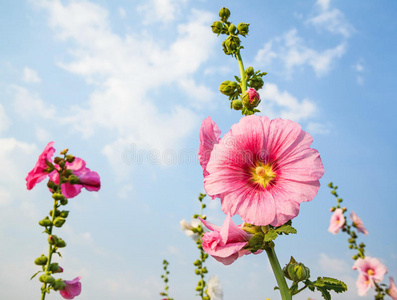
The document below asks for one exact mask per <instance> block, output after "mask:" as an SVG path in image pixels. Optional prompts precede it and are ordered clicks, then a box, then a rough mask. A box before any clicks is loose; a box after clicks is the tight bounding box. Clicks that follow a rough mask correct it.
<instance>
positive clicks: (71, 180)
mask: <svg viewBox="0 0 397 300" xmlns="http://www.w3.org/2000/svg"><path fill="white" fill-rule="evenodd" d="M68 182H69V183H70V184H79V183H80V179H79V178H78V177H77V176H76V175H70V176H69V178H68Z"/></svg>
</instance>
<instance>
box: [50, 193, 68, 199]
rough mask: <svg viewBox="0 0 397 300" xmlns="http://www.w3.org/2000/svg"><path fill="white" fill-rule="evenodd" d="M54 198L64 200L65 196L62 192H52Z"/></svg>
mask: <svg viewBox="0 0 397 300" xmlns="http://www.w3.org/2000/svg"><path fill="white" fill-rule="evenodd" d="M52 198H53V199H54V200H63V199H65V196H64V195H62V194H61V193H54V194H52Z"/></svg>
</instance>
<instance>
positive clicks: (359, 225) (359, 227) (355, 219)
mask: <svg viewBox="0 0 397 300" xmlns="http://www.w3.org/2000/svg"><path fill="white" fill-rule="evenodd" d="M350 219H351V220H352V221H353V226H354V227H356V228H357V230H358V231H359V232H361V233H364V234H365V235H367V234H368V230H367V229H366V228H365V227H364V224H363V221H361V219H360V218H359V217H358V216H357V215H356V214H355V213H354V212H353V211H352V212H351V214H350Z"/></svg>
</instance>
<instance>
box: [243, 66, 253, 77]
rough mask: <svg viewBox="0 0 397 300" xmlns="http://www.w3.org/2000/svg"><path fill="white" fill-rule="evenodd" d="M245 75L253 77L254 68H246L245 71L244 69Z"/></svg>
mask: <svg viewBox="0 0 397 300" xmlns="http://www.w3.org/2000/svg"><path fill="white" fill-rule="evenodd" d="M245 74H247V76H248V77H250V76H252V75H254V68H253V67H248V68H247V69H245Z"/></svg>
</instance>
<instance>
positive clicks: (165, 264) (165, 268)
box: [160, 259, 174, 300]
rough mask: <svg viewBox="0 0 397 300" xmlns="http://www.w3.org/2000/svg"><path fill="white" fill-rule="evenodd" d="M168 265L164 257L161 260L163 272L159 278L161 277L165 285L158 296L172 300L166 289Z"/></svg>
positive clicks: (167, 287)
mask: <svg viewBox="0 0 397 300" xmlns="http://www.w3.org/2000/svg"><path fill="white" fill-rule="evenodd" d="M168 265H169V262H168V261H166V260H165V259H164V260H163V270H164V274H162V275H161V278H162V279H163V281H164V285H165V286H164V292H161V293H160V296H162V297H166V298H163V300H174V299H173V298H170V297H169V295H168V290H169V286H168V275H169V274H170V272H169V271H168Z"/></svg>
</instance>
